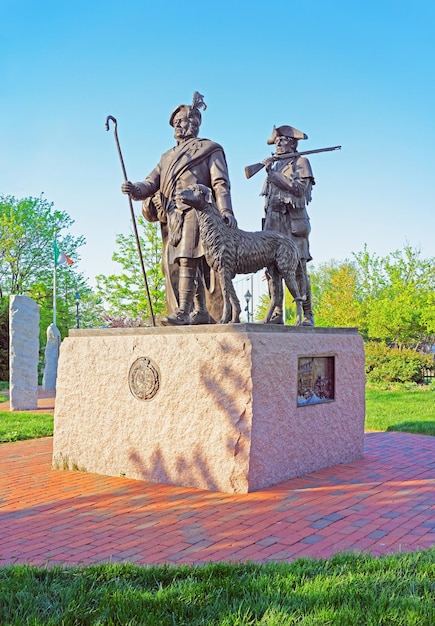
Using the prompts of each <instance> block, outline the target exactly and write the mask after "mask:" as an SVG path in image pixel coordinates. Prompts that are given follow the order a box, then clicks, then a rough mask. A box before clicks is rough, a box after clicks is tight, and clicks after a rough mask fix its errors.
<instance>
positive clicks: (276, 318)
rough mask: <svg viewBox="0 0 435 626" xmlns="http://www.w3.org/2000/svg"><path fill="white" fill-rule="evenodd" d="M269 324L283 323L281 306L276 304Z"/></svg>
mask: <svg viewBox="0 0 435 626" xmlns="http://www.w3.org/2000/svg"><path fill="white" fill-rule="evenodd" d="M268 323H269V324H284V315H283V313H282V306H276V307H275V309H274V311H273V313H272V317H271V318H270V320H269V322H268Z"/></svg>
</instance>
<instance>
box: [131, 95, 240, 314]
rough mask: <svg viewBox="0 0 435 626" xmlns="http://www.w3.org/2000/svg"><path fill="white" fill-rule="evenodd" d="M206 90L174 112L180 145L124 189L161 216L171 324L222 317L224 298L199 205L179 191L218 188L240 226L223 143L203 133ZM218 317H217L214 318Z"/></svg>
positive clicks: (146, 211) (220, 202)
mask: <svg viewBox="0 0 435 626" xmlns="http://www.w3.org/2000/svg"><path fill="white" fill-rule="evenodd" d="M200 109H204V110H205V109H206V105H205V103H204V100H203V96H201V94H199V93H198V92H195V93H194V94H193V102H192V105H187V104H180V105H179V106H178V107H177V108H176V109H174V111H173V112H172V114H171V117H170V119H169V123H170V125H171V126H173V128H174V137H175V140H176V142H177V145H176V146H175V147H174V148H171V149H170V150H168V152H165V153H164V154H163V156H162V157H161V159H160V162H159V164H158V165H157V167H155V168H154V169H153V171H152V172H151V173H150V174H149V175H148V176H147V177H146V178H145V180H144V181H143V182H138V183H131V182H130V181H128V182H125V183H124V184H123V185H122V187H121V189H122V192H123V193H125V194H129V195H130V196H131V197H132V198H133V200H142V201H143V205H142V206H143V208H142V213H143V215H144V217H145V218H146V219H147V220H148V221H150V222H154V221H157V220H159V221H160V223H161V229H162V241H163V263H162V265H163V272H164V274H165V278H166V305H167V311H168V316H167V317H164V318H163V319H162V324H163V325H165V326H186V325H189V324H208V323H210V321H213V320H219V319H220V317H221V313H222V298H221V294H220V290H219V286H218V281H217V280H216V281H215V280H214V276H213V272H212V270H211V269H210V268H209V267H208V265H207V263H206V261H205V258H204V249H203V246H202V243H201V239H200V236H199V226H198V218H197V214H196V210H195V209H194V208H192V207H190V206H188V205H186V204H184V203H183V202H182V201H181V199H180V197H179V195H178V192H179V191H181V190H182V189H185V188H186V187H187V186H188V185H192V184H196V183H199V184H202V185H206V186H207V187H210V188H211V189H212V192H213V195H214V198H215V201H216V205H217V208H218V210H219V212H220V214H221V215H222V219H223V220H224V221H225V222H226V223H227V224H228V226H229V227H231V228H235V227H236V226H237V221H236V218H235V217H234V215H233V210H232V204H231V194H230V180H229V175H228V167H227V163H226V158H225V153H224V151H223V148H222V146H220V145H219V144H217V143H214V142H212V141H210V140H209V139H200V138H198V133H199V127H200V125H201V120H202V117H201V111H200ZM211 318H212V319H211Z"/></svg>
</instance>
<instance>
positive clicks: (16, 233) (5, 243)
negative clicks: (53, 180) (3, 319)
mask: <svg viewBox="0 0 435 626" xmlns="http://www.w3.org/2000/svg"><path fill="white" fill-rule="evenodd" d="M73 223H74V222H73V220H72V219H71V218H70V217H69V215H68V214H67V213H65V212H64V211H57V210H54V208H53V203H50V202H48V201H47V200H46V199H45V198H43V197H42V195H41V196H40V197H39V198H31V197H28V198H23V199H21V200H20V199H16V198H14V197H13V196H0V296H3V295H5V294H6V295H10V294H14V295H21V294H26V293H28V292H29V290H30V289H31V288H32V286H33V285H34V283H36V282H43V283H45V284H49V282H50V280H51V276H52V271H53V234H54V232H56V233H57V238H58V246H59V248H60V249H62V250H63V251H67V252H68V255H69V256H71V257H73V258H74V259H77V258H78V252H77V249H78V248H79V247H80V246H82V245H83V244H84V238H83V237H73V236H72V235H69V234H67V235H66V236H64V237H61V232H62V231H63V230H66V229H68V228H69V227H70V226H71V225H72V224H73ZM73 271H74V270H73Z"/></svg>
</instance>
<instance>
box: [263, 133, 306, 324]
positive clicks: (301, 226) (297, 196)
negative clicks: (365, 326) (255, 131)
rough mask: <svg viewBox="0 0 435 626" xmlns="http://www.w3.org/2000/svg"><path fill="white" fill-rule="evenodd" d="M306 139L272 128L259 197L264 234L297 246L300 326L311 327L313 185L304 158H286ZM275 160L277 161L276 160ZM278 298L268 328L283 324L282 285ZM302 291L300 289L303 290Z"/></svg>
mask: <svg viewBox="0 0 435 626" xmlns="http://www.w3.org/2000/svg"><path fill="white" fill-rule="evenodd" d="M299 139H308V137H307V135H306V134H305V133H302V132H301V131H300V130H297V129H296V128H293V126H278V128H276V127H274V128H273V131H272V135H271V136H270V137H269V139H268V140H267V143H268V144H269V145H273V144H274V145H275V152H276V156H275V157H269V158H267V159H264V161H262V163H263V164H264V166H265V167H266V172H267V179H266V181H265V184H264V187H263V190H262V192H261V195H263V196H264V197H265V206H264V208H265V214H266V215H265V219H264V220H263V230H277V231H278V232H280V233H283V234H285V235H288V236H289V237H291V238H292V239H293V241H294V242H295V243H296V245H297V247H298V250H299V255H300V258H301V264H300V268H299V270H298V273H297V276H296V277H297V280H298V283H299V286H300V289H301V293H305V295H306V300H305V301H304V302H303V304H302V306H303V310H304V319H303V321H302V325H303V326H314V318H313V312H312V309H311V288H310V282H309V279H308V273H307V262H308V261H311V259H312V257H311V255H310V248H309V242H308V235H309V234H310V231H311V226H310V219H309V217H308V213H307V205H308V204H309V202H311V188H312V186H313V185H314V184H315V182H314V177H313V173H312V171H311V165H310V162H309V161H308V159H306V158H305V157H303V156H293V157H289V158H286V157H285V155H286V154H290V153H294V152H296V151H297V146H298V140H299ZM276 157H279V158H278V159H277V158H276ZM280 285H281V292H280V293H279V294H278V296H279V299H278V302H279V303H280V304H279V306H277V307H276V308H275V311H274V312H273V314H272V318H271V320H270V322H269V323H270V324H284V315H283V305H282V302H283V295H284V291H283V284H282V280H281V281H280ZM302 287H303V288H302Z"/></svg>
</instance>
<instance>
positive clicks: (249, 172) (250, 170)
mask: <svg viewBox="0 0 435 626" xmlns="http://www.w3.org/2000/svg"><path fill="white" fill-rule="evenodd" d="M332 150H341V146H332V148H318V149H317V150H305V152H288V153H287V154H274V155H272V157H271V159H272V160H273V161H280V160H281V159H292V158H293V157H298V156H304V155H305V154H317V153H318V152H331V151H332ZM263 167H264V163H254V164H253V165H247V166H246V167H245V174H246V178H251V176H254V174H256V173H257V172H259V171H260V170H262V169H263Z"/></svg>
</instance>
